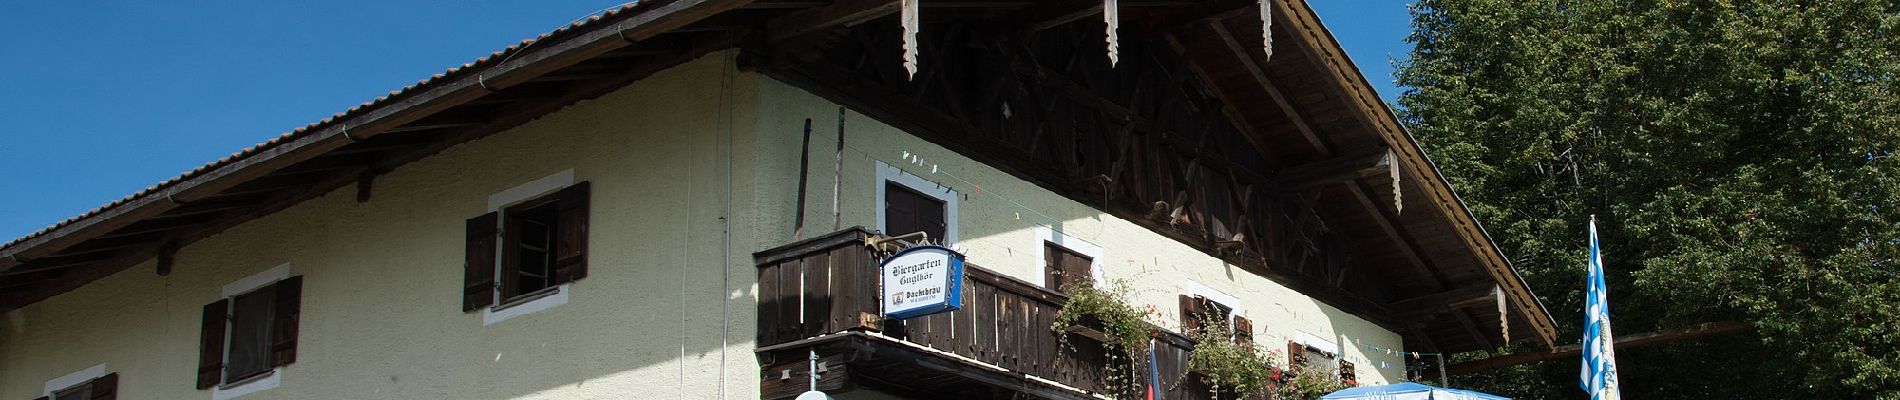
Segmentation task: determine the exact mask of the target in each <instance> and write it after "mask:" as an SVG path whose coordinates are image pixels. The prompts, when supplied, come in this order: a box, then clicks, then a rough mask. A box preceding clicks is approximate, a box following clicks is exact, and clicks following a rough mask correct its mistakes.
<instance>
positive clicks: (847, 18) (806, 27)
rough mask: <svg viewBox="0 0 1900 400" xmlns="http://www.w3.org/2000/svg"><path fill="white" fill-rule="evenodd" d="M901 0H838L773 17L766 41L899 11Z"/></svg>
mask: <svg viewBox="0 0 1900 400" xmlns="http://www.w3.org/2000/svg"><path fill="white" fill-rule="evenodd" d="M902 5H903V3H901V2H899V1H898V0H838V1H837V2H833V3H832V4H831V5H828V6H824V7H818V8H812V9H806V10H803V11H798V12H794V13H791V14H787V15H785V16H782V17H778V18H773V19H772V20H771V21H768V22H766V24H765V32H766V33H765V37H766V39H765V40H766V42H767V43H779V42H784V41H788V40H792V39H797V38H799V37H802V36H805V35H807V34H811V33H816V32H822V31H827V30H831V29H834V28H844V27H850V26H853V25H857V24H861V23H864V22H867V21H870V20H874V19H878V18H880V17H883V16H886V15H891V14H896V13H897V11H898V9H899V8H900V7H901V6H902Z"/></svg>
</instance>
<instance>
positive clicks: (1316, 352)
mask: <svg viewBox="0 0 1900 400" xmlns="http://www.w3.org/2000/svg"><path fill="white" fill-rule="evenodd" d="M1328 347H1330V346H1328ZM1286 354H1287V364H1288V365H1289V366H1292V367H1294V368H1302V367H1304V368H1313V369H1317V370H1320V371H1335V370H1337V371H1340V372H1341V374H1342V375H1343V374H1344V370H1343V369H1342V367H1345V366H1344V365H1340V364H1339V356H1338V354H1337V353H1334V352H1332V351H1328V349H1326V348H1322V347H1321V346H1319V345H1317V344H1305V343H1300V342H1298V341H1287V349H1286Z"/></svg>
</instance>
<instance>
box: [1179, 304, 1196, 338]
mask: <svg viewBox="0 0 1900 400" xmlns="http://www.w3.org/2000/svg"><path fill="white" fill-rule="evenodd" d="M1200 331H1201V301H1200V300H1199V299H1196V298H1195V297H1194V296H1189V295H1185V294H1184V295H1181V334H1183V335H1187V336H1189V337H1192V336H1194V334H1195V332H1200Z"/></svg>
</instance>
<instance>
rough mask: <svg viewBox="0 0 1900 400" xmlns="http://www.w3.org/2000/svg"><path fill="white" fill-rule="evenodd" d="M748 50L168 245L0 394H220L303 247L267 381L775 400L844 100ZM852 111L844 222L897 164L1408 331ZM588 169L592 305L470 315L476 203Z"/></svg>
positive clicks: (100, 284)
mask: <svg viewBox="0 0 1900 400" xmlns="http://www.w3.org/2000/svg"><path fill="white" fill-rule="evenodd" d="M731 56H732V53H730V52H724V53H717V54H715V55H712V56H708V57H706V58H703V59H700V60H697V61H694V62H691V63H688V64H686V65H683V66H681V67H677V68H674V69H671V70H668V71H665V72H662V73H660V74H658V75H655V76H653V77H651V78H649V79H646V80H643V81H641V82H638V83H635V84H633V85H631V86H629V87H627V88H623V89H621V90H618V91H615V92H613V93H611V94H608V95H606V96H603V97H601V98H599V99H595V100H590V101H586V102H583V103H580V104H577V105H574V106H571V107H569V108H566V109H564V110H562V111H559V112H556V113H553V114H550V115H548V116H545V117H543V118H541V119H538V120H535V121H533V122H530V123H528V124H525V125H522V126H520V127H517V128H515V129H511V130H509V131H506V132H503V133H499V134H496V135H492V136H490V137H487V138H484V139H480V140H477V141H473V142H470V143H467V144H464V145H460V146H456V147H454V148H451V149H449V150H447V151H444V152H442V153H440V154H438V155H435V156H432V157H429V158H426V159H423V160H420V161H417V162H415V163H412V164H409V165H405V166H403V167H401V168H398V169H396V170H395V171H393V172H391V173H389V174H387V175H384V176H381V177H379V178H378V179H377V180H376V188H375V191H374V197H373V198H372V199H371V201H370V202H368V203H357V202H356V201H355V191H354V189H353V188H345V189H342V190H338V191H336V192H334V193H330V194H328V195H325V196H323V197H320V198H317V199H314V200H311V201H309V202H306V203H304V204H300V205H297V206H295V207H291V208H290V209H287V210H285V211H282V212H279V213H276V214H273V215H270V216H267V217H264V218H261V219H258V220H255V221H251V222H249V223H246V224H243V225H240V226H238V227H236V228H233V229H230V230H228V231H226V232H223V233H221V234H218V235H216V236H213V237H211V238H207V239H205V240H203V241H200V242H197V243H194V244H192V245H190V246H186V247H184V248H183V249H180V251H179V253H178V255H177V258H176V259H177V263H176V266H175V268H174V271H173V272H172V274H171V275H170V276H165V277H160V276H157V275H156V274H155V273H154V272H153V265H152V264H151V263H149V262H148V263H145V264H141V265H138V266H134V267H132V268H130V269H127V270H126V271H124V272H121V273H119V274H116V275H113V276H110V277H107V278H105V279H101V280H99V281H97V282H94V283H92V284H89V285H87V286H85V287H82V288H79V289H77V290H74V291H72V292H70V293H66V294H62V295H60V296H56V297H53V298H51V299H47V300H45V301H41V302H39V303H35V304H32V305H29V306H27V307H24V308H22V309H19V310H14V311H11V312H8V313H6V314H5V315H4V318H3V319H0V399H30V398H34V397H37V396H39V395H40V391H41V389H42V383H43V382H45V381H46V380H49V379H53V378H55V377H59V376H61V375H64V374H66V373H69V372H73V371H78V370H82V369H85V368H87V367H90V366H93V365H97V364H101V363H103V364H105V365H106V367H107V370H108V371H111V372H117V373H119V374H120V388H121V389H120V390H121V393H123V395H122V396H121V398H127V399H204V398H210V397H211V392H210V391H201V390H196V389H194V388H193V385H192V383H193V382H194V381H195V371H196V368H197V364H196V363H197V350H198V333H199V319H200V312H201V307H202V306H203V305H204V304H206V303H209V302H211V301H214V300H216V299H217V297H218V296H219V290H220V288H221V287H222V286H223V285H225V284H227V283H230V282H232V281H234V280H237V279H241V278H243V277H246V276H249V275H252V274H254V273H257V272H259V271H263V270H266V269H269V268H272V267H275V266H278V265H282V264H286V263H288V264H289V265H290V271H291V274H293V275H302V276H304V279H305V282H304V294H303V296H304V297H303V313H304V314H303V319H302V323H301V330H300V343H299V352H298V353H299V355H298V361H297V362H296V363H295V364H292V365H290V366H289V367H287V368H286V369H285V370H284V372H283V374H282V375H281V378H282V384H281V386H280V387H277V388H274V389H270V390H266V391H263V392H259V393H255V394H252V395H248V396H244V397H242V398H243V399H367V398H459V399H589V398H600V399H607V398H638V397H656V398H657V397H682V398H695V399H699V398H720V397H721V395H722V394H724V395H726V396H727V397H728V398H733V399H745V398H757V397H758V381H757V376H758V375H757V374H758V367H757V363H756V361H754V358H753V355H752V351H751V350H752V347H753V346H752V343H753V338H754V332H753V330H754V306H755V305H756V302H757V301H756V294H757V290H756V288H755V286H756V270H755V269H754V267H753V266H752V260H751V256H750V254H751V253H752V252H753V251H756V250H760V249H765V248H769V247H773V246H776V245H778V244H782V243H785V242H787V241H790V240H791V239H792V229H791V227H792V224H793V219H794V216H795V212H794V207H795V204H794V203H795V202H794V198H795V197H794V196H795V193H796V189H797V179H798V171H799V170H798V149H799V141H800V130H801V129H802V125H803V123H804V120H805V119H806V118H811V119H812V120H813V121H814V124H813V130H814V131H815V133H814V135H813V142H814V144H813V146H812V151H811V153H812V154H811V155H812V171H811V172H810V179H811V182H810V192H809V197H808V199H807V210H808V211H807V212H808V213H807V216H808V221H809V222H808V225H809V227H808V228H807V230H806V231H807V232H808V234H810V235H815V234H822V233H824V232H827V231H830V228H831V216H830V215H829V212H830V197H831V173H830V171H831V160H832V152H831V149H832V144H833V143H834V142H833V141H834V140H835V136H834V135H835V134H836V132H837V125H836V121H837V115H838V114H837V113H838V107H837V105H835V104H832V103H830V102H827V101H825V100H823V99H821V98H819V97H817V96H814V95H811V94H809V93H806V92H804V91H802V90H799V89H796V88H793V87H791V86H788V85H785V84H782V83H779V82H776V81H773V80H771V79H769V78H764V77H761V76H759V75H756V74H751V73H744V72H736V71H733V70H732V64H731V62H730V57H731ZM846 124H847V126H848V128H847V140H848V145H849V149H847V150H846V153H845V157H844V159H845V171H844V175H843V177H844V181H843V182H844V187H843V190H842V193H843V195H842V196H841V201H842V207H841V208H842V210H843V212H842V220H843V224H844V225H845V226H851V225H864V226H868V227H873V228H874V229H875V228H876V227H877V223H876V217H875V212H874V210H875V207H874V206H875V205H876V204H875V203H876V200H875V196H876V195H875V192H876V191H875V188H876V187H877V186H876V185H878V184H879V183H878V180H877V173H876V170H877V163H878V162H880V161H882V162H884V163H888V164H891V165H895V166H898V167H899V168H901V169H903V170H905V171H908V172H909V173H911V174H914V175H917V176H919V177H922V178H923V179H924V180H927V181H931V182H936V183H941V184H942V185H944V186H946V187H948V188H951V189H953V190H956V191H957V192H959V194H960V196H959V201H958V203H959V210H958V211H959V218H958V221H957V224H958V231H959V240H958V242H957V243H956V244H955V247H957V248H959V249H961V250H963V251H964V252H965V253H966V254H968V255H969V257H970V261H971V262H973V263H976V264H979V265H982V266H984V267H987V268H991V269H994V270H997V271H1001V272H1003V273H1006V274H1009V275H1012V276H1015V277H1018V278H1022V279H1024V280H1027V281H1030V282H1041V263H1042V261H1041V258H1040V256H1038V254H1039V253H1038V251H1039V248H1040V246H1041V243H1042V239H1041V238H1039V237H1038V236H1037V234H1036V228H1037V227H1038V226H1045V227H1048V228H1049V229H1051V230H1054V231H1058V232H1062V233H1065V234H1067V235H1068V236H1071V237H1074V238H1076V239H1081V240H1085V241H1088V242H1090V243H1092V244H1094V245H1097V246H1099V247H1100V248H1102V249H1103V254H1102V257H1100V258H1099V259H1098V260H1099V261H1100V264H1101V266H1102V269H1103V271H1104V273H1105V274H1106V275H1107V276H1108V277H1109V278H1111V279H1114V278H1125V279H1129V280H1130V281H1131V282H1133V283H1134V284H1135V288H1136V293H1135V294H1136V295H1137V296H1138V298H1139V299H1140V300H1141V301H1142V302H1145V303H1148V304H1152V305H1155V306H1156V307H1157V308H1158V309H1159V310H1161V311H1162V312H1163V314H1164V315H1162V316H1161V317H1158V318H1156V321H1155V322H1157V323H1161V324H1163V325H1165V326H1170V327H1172V326H1173V325H1175V323H1174V322H1173V321H1175V320H1176V319H1177V317H1175V316H1174V312H1175V310H1174V309H1175V304H1176V302H1175V296H1176V295H1177V294H1181V293H1193V290H1195V289H1193V288H1194V287H1197V286H1196V285H1199V286H1204V287H1207V288H1210V289H1212V290H1216V291H1218V292H1220V293H1222V294H1225V295H1228V296H1233V297H1235V298H1237V299H1238V300H1240V301H1239V303H1240V304H1237V305H1239V306H1241V311H1240V313H1241V314H1242V315H1245V316H1247V317H1249V318H1251V319H1253V320H1254V321H1256V322H1255V326H1256V328H1257V329H1258V330H1259V331H1260V332H1258V333H1257V334H1256V335H1257V337H1258V338H1259V339H1260V341H1261V342H1263V343H1269V344H1272V343H1283V342H1284V341H1285V340H1287V339H1289V338H1293V337H1295V336H1296V334H1297V333H1298V332H1304V333H1306V334H1309V335H1312V336H1314V337H1318V338H1324V339H1328V340H1332V341H1334V342H1361V341H1362V343H1365V344H1375V345H1377V346H1380V347H1384V348H1397V347H1399V346H1400V339H1399V337H1398V336H1397V335H1395V334H1393V333H1392V332H1389V331H1385V330H1383V329H1380V328H1379V327H1377V326H1375V325H1372V324H1370V323H1367V322H1365V321H1363V320H1361V319H1359V318H1356V317H1353V316H1351V315H1349V314H1346V313H1343V312H1340V311H1339V310H1337V309H1334V308H1332V307H1329V306H1326V305H1323V304H1319V303H1317V302H1314V301H1313V300H1311V299H1309V298H1307V297H1305V296H1301V295H1299V294H1298V293H1296V292H1293V291H1292V290H1289V289H1287V288H1285V287H1282V286H1280V285H1277V284H1275V283H1273V282H1271V281H1269V280H1266V279H1264V278H1261V277H1258V276H1254V275H1252V274H1249V273H1246V272H1244V271H1241V270H1239V269H1238V268H1234V267H1231V266H1228V265H1224V264H1222V263H1221V262H1220V261H1219V260H1217V259H1215V258H1212V257H1208V256H1207V255H1205V254H1203V253H1200V252H1199V251H1196V250H1194V249H1192V248H1188V247H1187V246H1185V245H1182V244H1180V243H1178V242H1175V241H1173V240H1170V239H1166V238H1164V237H1162V236H1160V235H1158V234H1155V233H1153V232H1151V231H1148V230H1146V229H1145V228H1142V227H1140V226H1137V225H1135V224H1133V223H1130V222H1128V221H1125V220H1122V219H1119V218H1116V217H1113V216H1109V215H1105V214H1102V213H1100V212H1097V211H1096V210H1095V209H1093V208H1091V207H1088V206H1085V205H1083V204H1081V203H1077V202H1075V201H1072V200H1069V199H1066V198H1064V197H1061V196H1059V195H1056V194H1054V193H1050V192H1047V191H1044V190H1042V189H1040V188H1039V187H1037V186H1035V185H1033V184H1030V183H1028V182H1024V181H1021V180H1019V179H1016V178H1014V177H1013V176H1010V175H1008V174H1005V173H1003V172H1001V171H999V170H996V169H995V168H991V167H988V166H984V165H981V164H978V163H975V162H972V161H970V160H969V159H967V158H965V157H961V156H958V155H956V154H953V153H951V152H949V151H946V150H944V149H943V148H941V147H938V146H935V145H932V144H929V143H928V142H925V141H923V140H921V139H919V138H917V137H915V136H911V135H909V134H906V133H903V132H901V131H898V130H896V129H893V128H891V127H890V126H887V125H884V124H882V123H878V122H876V121H874V120H871V119H869V118H867V117H865V116H863V115H862V114H858V113H856V112H851V113H848V116H847V122H846ZM905 154H911V155H914V156H915V157H917V159H918V160H920V162H910V161H906V160H905V158H904V155H905ZM933 168H934V172H933ZM569 169H571V170H573V174H574V176H575V180H576V181H583V180H584V181H590V182H592V189H593V194H592V213H591V217H590V221H591V222H590V226H591V231H590V237H589V248H590V253H589V255H588V258H589V263H590V274H589V276H588V278H587V279H585V280H582V281H579V282H577V283H575V284H574V286H573V291H572V292H571V296H570V298H571V300H570V302H569V303H568V304H565V305H561V306H558V307H555V308H552V309H549V310H545V311H541V312H538V313H534V314H529V315H526V316H522V317H518V318H514V319H510V320H506V321H502V322H499V323H496V324H494V325H490V326H483V323H482V316H481V315H480V313H463V312H462V311H461V308H460V305H461V304H460V301H461V296H460V294H461V290H462V288H461V282H462V276H461V274H462V268H461V265H462V251H463V248H462V247H463V224H464V220H465V219H466V218H469V217H473V216H476V215H479V214H481V213H483V212H485V211H486V210H487V204H486V202H487V199H488V196H490V195H491V194H495V193H497V192H500V191H503V190H506V189H508V188H511V187H514V186H516V185H519V184H521V183H524V182H528V181H532V180H535V179H537V178H541V177H544V176H547V175H550V174H554V173H558V172H561V171H564V170H569ZM978 185H980V186H981V187H982V190H981V191H980V192H979V191H978V190H976V186H978ZM729 191H730V193H731V195H730V196H728V192H729ZM961 195H967V197H963V196H961ZM728 198H730V199H731V200H732V203H731V207H730V210H731V211H730V213H728V211H727V209H728V207H727V203H726V200H727V199H728ZM722 216H727V218H726V219H729V220H730V222H731V224H730V234H729V235H728V234H727V230H726V228H727V225H726V219H722ZM721 265H725V268H723V269H722V268H720V266H721ZM728 302H729V303H728ZM722 328H723V331H722ZM722 333H724V334H725V335H723V336H722ZM1341 347H1342V348H1344V349H1346V354H1347V356H1346V359H1348V360H1352V361H1355V362H1358V363H1359V364H1360V373H1359V375H1360V377H1361V381H1362V382H1365V383H1382V382H1389V381H1396V380H1398V379H1400V378H1402V372H1401V371H1402V369H1400V368H1397V365H1398V364H1399V360H1400V358H1399V356H1396V355H1385V354H1364V352H1360V351H1357V350H1356V349H1359V348H1361V347H1358V346H1355V345H1345V346H1341ZM1366 360H1370V362H1369V363H1368V362H1366ZM1380 361H1386V362H1387V363H1388V364H1389V365H1391V366H1392V367H1393V368H1388V369H1378V368H1376V366H1377V365H1378V362H1380ZM722 365H723V366H724V367H723V369H721V366H722ZM722 378H723V379H724V380H723V381H722V380H721V379H722Z"/></svg>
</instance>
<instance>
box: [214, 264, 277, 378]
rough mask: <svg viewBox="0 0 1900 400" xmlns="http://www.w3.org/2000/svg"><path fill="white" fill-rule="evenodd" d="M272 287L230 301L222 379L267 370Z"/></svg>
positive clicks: (246, 376) (273, 297) (245, 375)
mask: <svg viewBox="0 0 1900 400" xmlns="http://www.w3.org/2000/svg"><path fill="white" fill-rule="evenodd" d="M275 289H276V288H275V287H272V286H265V287H264V288H262V289H257V290H254V291H251V292H250V293H245V294H240V295H238V296H237V297H236V298H234V299H232V301H231V346H230V350H228V352H227V353H225V357H226V364H225V371H224V383H231V382H237V381H240V380H243V379H244V378H249V377H251V376H253V375H256V374H259V373H263V372H264V371H269V370H270V344H271V307H272V306H273V305H275V303H276V301H277V292H276V290H275Z"/></svg>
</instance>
